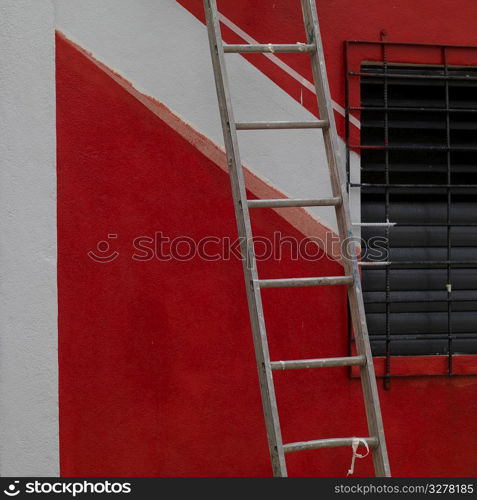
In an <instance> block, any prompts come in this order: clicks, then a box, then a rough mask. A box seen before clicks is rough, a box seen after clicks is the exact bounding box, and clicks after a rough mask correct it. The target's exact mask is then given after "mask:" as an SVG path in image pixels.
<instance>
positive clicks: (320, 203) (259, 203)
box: [247, 197, 341, 208]
mask: <svg viewBox="0 0 477 500" xmlns="http://www.w3.org/2000/svg"><path fill="white" fill-rule="evenodd" d="M247 204H248V206H249V208H279V207H334V206H338V205H341V198H340V197H335V198H323V199H319V200H300V199H297V200H291V199H277V200H248V202H247Z"/></svg>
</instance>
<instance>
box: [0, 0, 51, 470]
mask: <svg viewBox="0 0 477 500" xmlns="http://www.w3.org/2000/svg"><path fill="white" fill-rule="evenodd" d="M54 75H55V70H54V6H53V2H52V0H1V2H0V116H1V119H0V164H1V168H0V186H1V187H0V189H1V192H0V206H1V210H0V213H1V214H2V215H1V217H0V234H1V242H0V273H1V279H0V304H1V321H2V323H1V331H0V422H1V425H0V474H1V475H2V476H53V475H58V473H59V466H58V373H57V364H58V361H57V336H58V332H57V293H56V163H55V162H56V160H55V154H56V153H55V87H54V85H55V80H54Z"/></svg>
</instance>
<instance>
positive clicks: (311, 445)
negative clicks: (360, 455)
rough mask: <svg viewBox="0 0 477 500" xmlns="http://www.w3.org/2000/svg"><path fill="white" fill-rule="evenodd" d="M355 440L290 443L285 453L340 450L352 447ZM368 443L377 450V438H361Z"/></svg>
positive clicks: (285, 445) (336, 439)
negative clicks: (341, 447) (322, 449)
mask: <svg viewBox="0 0 477 500" xmlns="http://www.w3.org/2000/svg"><path fill="white" fill-rule="evenodd" d="M353 439H356V438H352V437H351V438H333V439H317V440H316V441H300V442H297V443H289V444H284V445H283V451H284V452H285V453H290V452H293V451H304V450H316V449H318V448H338V447H339V446H351V445H352V444H353ZM359 439H361V440H362V441H366V443H367V444H368V446H369V447H370V448H376V447H377V446H378V444H379V441H378V439H377V438H375V437H367V438H359Z"/></svg>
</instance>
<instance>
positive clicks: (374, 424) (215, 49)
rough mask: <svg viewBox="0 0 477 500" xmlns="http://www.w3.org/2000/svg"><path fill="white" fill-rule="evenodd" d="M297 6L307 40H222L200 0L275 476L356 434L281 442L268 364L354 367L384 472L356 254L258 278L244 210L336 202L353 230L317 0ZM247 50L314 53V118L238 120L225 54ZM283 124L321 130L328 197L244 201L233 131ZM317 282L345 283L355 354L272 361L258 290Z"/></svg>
mask: <svg viewBox="0 0 477 500" xmlns="http://www.w3.org/2000/svg"><path fill="white" fill-rule="evenodd" d="M301 4H302V10H303V18H304V22H305V29H306V34H307V42H306V43H298V44H276V45H273V44H263V45H261V44H260V45H224V43H223V42H222V34H221V29H220V24H219V22H220V19H219V12H218V10H217V2H216V0H204V7H205V14H206V20H207V30H208V35H209V42H210V51H211V56H212V64H213V71H214V77H215V83H216V88H217V96H218V101H219V107H220V116H221V121H222V128H223V135H224V141H225V149H226V155H227V162H228V169H229V174H230V181H231V186H232V195H233V201H234V209H235V217H236V221H237V227H238V234H239V237H240V241H241V254H242V261H243V270H244V276H245V285H246V290H247V299H248V307H249V313H250V321H251V327H252V333H253V342H254V347H255V356H256V362H257V368H258V375H259V382H260V391H261V396H262V405H263V411H264V415H265V424H266V430H267V436H268V445H269V450H270V456H271V462H272V468H273V474H274V476H278V477H286V476H287V466H286V460H285V454H286V453H289V452H296V451H301V450H310V449H316V448H328V447H330V448H331V447H338V446H352V445H353V439H355V438H353V437H348V438H338V439H318V440H314V441H304V442H296V443H287V444H284V443H283V442H282V436H281V429H280V421H279V416H278V409H277V402H276V396H275V389H274V384H273V374H272V372H273V370H289V369H300V368H301V369H304V368H326V367H336V366H359V367H360V376H361V383H362V388H363V395H364V403H365V408H366V418H367V422H368V432H369V437H363V438H361V439H362V440H365V441H366V443H367V444H368V446H369V448H370V449H371V452H372V457H373V463H374V470H375V475H376V476H385V477H389V476H390V475H391V473H390V468H389V461H388V456H387V451H386V441H385V437H384V430H383V424H382V417H381V410H380V405H379V397H378V390H377V385H376V378H375V374H374V366H373V358H372V354H371V348H370V344H369V338H368V331H367V326H366V317H365V311H364V303H363V296H362V289H361V282H360V275H359V268H358V261H357V257H356V255H355V254H354V253H353V255H350V256H349V258H348V259H345V258H344V259H342V261H343V265H344V268H345V276H338V277H319V278H292V279H260V278H259V277H258V273H257V265H256V260H255V252H254V248H253V240H252V237H253V235H252V229H251V223H250V216H249V209H251V208H259V207H270V208H278V207H297V206H300V207H301V206H307V207H310V206H333V207H335V210H336V217H337V221H338V229H339V236H340V240H341V241H343V240H345V239H346V238H348V237H350V236H352V231H351V222H350V216H349V206H348V199H347V192H346V182H345V179H344V178H343V170H342V168H341V165H340V163H339V156H338V136H337V132H336V125H335V120H334V115H333V109H332V105H331V95H330V90H329V86H328V80H327V75H326V67H325V59H324V53H323V47H322V42H321V36H320V31H319V25H318V15H317V12H316V5H315V2H314V0H301ZM251 52H254V53H267V52H268V53H270V52H274V53H279V52H288V53H291V52H296V53H308V54H309V56H310V59H311V65H312V71H313V78H314V82H315V87H316V95H317V99H318V108H319V113H320V118H321V119H320V120H315V121H311V122H255V123H236V122H235V120H234V115H233V110H232V103H231V99H230V91H229V83H228V77H227V71H226V65H225V54H227V53H251ZM286 128H292V129H299V128H318V129H321V130H322V132H323V138H324V143H325V148H326V156H327V161H328V167H329V173H330V178H331V186H332V193H333V195H332V197H331V198H328V199H314V200H303V199H301V200H300V199H298V200H297V199H295V200H293V199H279V200H272V199H269V200H247V196H246V190H245V182H244V175H243V169H242V163H241V160H240V153H239V146H238V139H237V130H260V129H262V130H263V129H286ZM320 285H342V286H346V287H347V288H348V301H349V306H350V311H351V318H352V325H353V330H354V336H355V340H356V351H357V355H355V356H350V357H342V358H324V359H306V360H295V361H271V360H270V355H269V349H268V340H267V332H266V328H265V319H264V313H263V308H262V300H261V294H260V290H261V289H262V288H274V287H296V286H320ZM355 443H356V441H355Z"/></svg>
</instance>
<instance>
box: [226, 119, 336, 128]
mask: <svg viewBox="0 0 477 500" xmlns="http://www.w3.org/2000/svg"><path fill="white" fill-rule="evenodd" d="M327 126H328V121H327V120H316V121H313V122H239V123H236V124H235V128H236V129H237V130H274V129H294V128H326V127H327Z"/></svg>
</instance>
